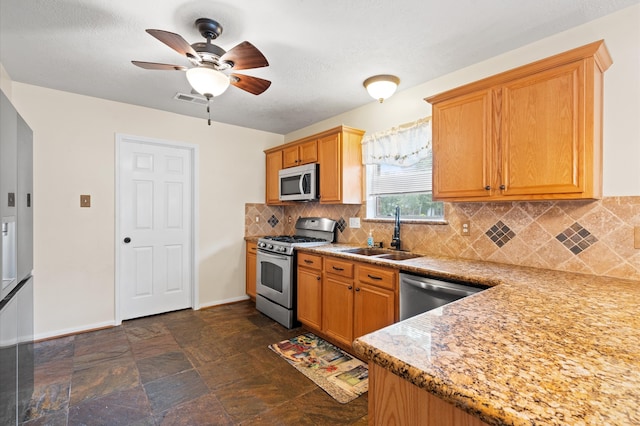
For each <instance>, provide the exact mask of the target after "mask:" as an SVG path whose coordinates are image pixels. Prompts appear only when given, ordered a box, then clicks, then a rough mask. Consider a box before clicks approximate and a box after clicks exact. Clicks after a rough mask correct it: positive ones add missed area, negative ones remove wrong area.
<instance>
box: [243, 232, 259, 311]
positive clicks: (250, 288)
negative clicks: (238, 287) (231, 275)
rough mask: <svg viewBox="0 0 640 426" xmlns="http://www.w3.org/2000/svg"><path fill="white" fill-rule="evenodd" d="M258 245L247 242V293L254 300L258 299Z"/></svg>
mask: <svg viewBox="0 0 640 426" xmlns="http://www.w3.org/2000/svg"><path fill="white" fill-rule="evenodd" d="M256 252H257V247H256V243H253V242H247V265H246V283H245V286H246V292H247V295H248V296H249V297H251V298H252V299H253V300H255V298H256V261H257V258H256V255H257V253H256Z"/></svg>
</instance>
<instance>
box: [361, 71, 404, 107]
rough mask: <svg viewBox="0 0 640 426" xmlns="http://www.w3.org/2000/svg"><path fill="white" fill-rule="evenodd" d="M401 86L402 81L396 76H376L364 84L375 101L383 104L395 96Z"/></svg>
mask: <svg viewBox="0 0 640 426" xmlns="http://www.w3.org/2000/svg"><path fill="white" fill-rule="evenodd" d="M398 84H400V79H399V78H398V77H396V76H395V75H388V74H383V75H374V76H373V77H369V78H368V79H366V80H365V81H364V83H362V85H363V86H364V87H365V88H366V89H367V92H369V95H371V97H372V98H373V99H377V100H378V101H380V103H382V102H383V101H384V100H385V99H387V98H388V97H390V96H391V95H393V94H394V93H395V91H396V89H397V88H398Z"/></svg>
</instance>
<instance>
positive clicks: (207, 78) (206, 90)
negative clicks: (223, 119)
mask: <svg viewBox="0 0 640 426" xmlns="http://www.w3.org/2000/svg"><path fill="white" fill-rule="evenodd" d="M187 80H188V81H189V84H190V85H191V87H193V90H195V91H196V92H198V93H200V94H201V95H203V96H205V97H216V96H219V95H221V94H222V93H224V91H225V90H227V87H229V77H227V75H226V74H224V73H222V72H220V71H217V70H215V69H213V68H209V67H205V66H199V67H195V68H190V69H188V70H187Z"/></svg>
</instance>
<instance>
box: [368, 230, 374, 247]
mask: <svg viewBox="0 0 640 426" xmlns="http://www.w3.org/2000/svg"><path fill="white" fill-rule="evenodd" d="M367 247H369V248H372V247H373V231H371V230H369V236H368V237H367Z"/></svg>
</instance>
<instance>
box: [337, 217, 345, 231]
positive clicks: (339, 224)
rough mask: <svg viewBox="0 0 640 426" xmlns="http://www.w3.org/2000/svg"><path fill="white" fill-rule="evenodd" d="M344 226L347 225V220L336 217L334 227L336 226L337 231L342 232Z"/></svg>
mask: <svg viewBox="0 0 640 426" xmlns="http://www.w3.org/2000/svg"><path fill="white" fill-rule="evenodd" d="M346 227H347V221H345V220H344V218H343V217H341V218H340V219H338V221H337V222H336V228H338V231H340V232H344V230H345V229H346Z"/></svg>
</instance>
